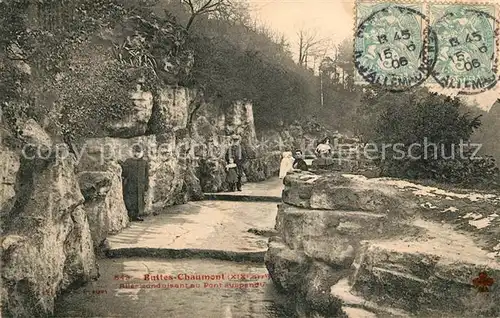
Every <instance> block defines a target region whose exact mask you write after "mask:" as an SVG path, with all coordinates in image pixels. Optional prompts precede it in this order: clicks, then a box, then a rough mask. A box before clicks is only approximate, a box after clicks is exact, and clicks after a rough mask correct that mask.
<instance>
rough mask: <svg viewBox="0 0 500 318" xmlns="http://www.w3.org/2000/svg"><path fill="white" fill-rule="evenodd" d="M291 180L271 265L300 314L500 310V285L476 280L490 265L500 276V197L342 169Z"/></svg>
mask: <svg viewBox="0 0 500 318" xmlns="http://www.w3.org/2000/svg"><path fill="white" fill-rule="evenodd" d="M284 184H285V190H284V191H283V204H281V205H280V206H279V209H278V215H277V218H276V230H277V231H278V233H279V235H278V236H276V237H273V238H271V239H270V241H269V249H268V252H267V255H266V266H267V268H268V270H269V272H270V274H271V276H272V279H273V281H274V283H275V284H276V285H277V286H278V287H279V288H280V289H281V290H282V291H284V292H287V293H289V294H291V295H293V296H294V297H296V299H299V301H298V302H297V303H298V308H297V309H298V311H301V312H309V313H310V312H316V313H319V314H320V315H322V316H324V317H331V316H335V317H337V316H338V317H341V316H342V315H349V314H350V313H353V314H354V312H358V311H365V313H364V314H366V315H367V316H369V314H372V315H373V314H378V315H381V316H384V317H385V316H390V315H396V316H398V315H406V314H411V315H417V316H429V315H433V313H435V312H439V313H440V315H445V316H446V315H450V316H453V317H470V316H471V315H484V316H488V317H491V316H497V315H498V314H499V313H500V306H499V302H498V301H499V299H500V289H499V287H498V286H495V285H494V286H492V288H490V291H489V293H488V294H487V299H486V298H484V297H482V296H484V294H482V293H478V291H477V290H475V289H474V287H473V284H472V281H473V279H474V278H476V277H477V276H478V274H479V273H480V272H481V271H485V272H486V273H487V274H488V275H489V276H491V277H498V275H500V254H499V253H500V241H499V238H500V232H499V229H500V227H499V225H500V223H499V222H500V216H499V211H500V198H499V197H498V196H496V195H494V194H480V193H461V192H460V193H457V192H453V191H446V190H443V189H437V188H432V187H425V186H421V185H418V184H413V183H410V182H405V181H401V180H394V179H387V178H375V179H367V178H365V177H362V176H359V175H341V174H336V173H328V174H323V175H315V174H311V173H294V174H289V175H288V176H287V177H286V178H285V180H284ZM481 297H482V298H481ZM479 298H481V303H478V299H479ZM367 312H368V313H367ZM464 313H465V314H464ZM353 317H355V315H354V316H353Z"/></svg>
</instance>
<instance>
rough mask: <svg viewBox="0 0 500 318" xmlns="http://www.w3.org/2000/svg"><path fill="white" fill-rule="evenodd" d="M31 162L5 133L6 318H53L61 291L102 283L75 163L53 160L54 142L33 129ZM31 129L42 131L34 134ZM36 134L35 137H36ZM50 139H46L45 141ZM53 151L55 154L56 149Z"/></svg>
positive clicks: (28, 133)
mask: <svg viewBox="0 0 500 318" xmlns="http://www.w3.org/2000/svg"><path fill="white" fill-rule="evenodd" d="M28 124H29V127H26V128H28V129H26V130H24V131H23V132H24V134H25V136H23V137H22V138H24V139H25V140H26V141H29V142H30V143H32V144H33V147H30V148H25V150H26V152H25V155H26V156H27V157H32V156H33V158H34V156H35V153H36V150H35V149H36V148H37V147H38V146H39V145H43V146H44V147H45V148H43V149H45V150H46V153H43V157H44V158H46V159H41V158H39V157H38V158H34V159H26V157H24V156H21V152H20V149H18V148H15V147H12V145H11V144H8V143H7V140H9V139H11V137H12V136H9V135H8V134H6V133H5V131H3V132H2V145H1V147H0V148H1V152H0V153H1V156H2V157H4V158H7V159H8V160H5V161H3V160H2V161H1V162H2V169H1V170H0V173H1V177H2V180H3V181H4V182H3V183H2V191H1V192H0V193H1V194H2V205H1V210H2V215H1V217H2V242H1V250H2V289H1V293H2V315H4V316H6V317H41V316H44V317H45V316H50V315H51V313H52V311H53V305H54V298H55V297H56V295H57V294H59V293H60V292H61V291H62V290H64V289H66V288H68V287H70V286H77V285H79V284H83V283H85V282H88V281H89V280H92V279H94V278H96V277H97V275H98V269H97V264H96V260H95V256H94V246H93V241H92V237H91V231H90V228H89V222H88V218H87V211H86V210H85V209H84V197H83V196H82V193H81V191H80V187H79V184H78V182H77V177H76V175H75V172H74V170H75V158H74V157H73V156H69V157H66V158H57V157H55V156H53V155H51V148H50V147H51V144H50V143H43V142H44V141H45V142H47V141H49V142H50V138H48V136H47V135H46V134H43V131H42V130H41V129H40V128H39V127H36V126H35V125H34V123H32V122H31V123H28ZM29 128H37V129H35V130H29ZM35 132H36V134H33V133H35ZM44 137H46V138H44ZM52 150H53V149H52Z"/></svg>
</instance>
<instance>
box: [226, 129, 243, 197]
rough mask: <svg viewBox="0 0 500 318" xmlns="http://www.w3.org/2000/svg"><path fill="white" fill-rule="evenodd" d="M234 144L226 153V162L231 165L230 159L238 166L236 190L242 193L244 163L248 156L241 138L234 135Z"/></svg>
mask: <svg viewBox="0 0 500 318" xmlns="http://www.w3.org/2000/svg"><path fill="white" fill-rule="evenodd" d="M232 139H233V143H232V144H231V146H229V149H228V150H227V152H226V162H227V163H228V164H229V163H230V159H233V162H234V163H235V164H236V172H237V175H238V180H237V182H236V188H237V190H238V191H241V177H242V176H243V173H244V172H243V163H244V162H245V160H246V154H245V151H244V149H243V147H242V146H241V144H240V136H238V135H233V137H232Z"/></svg>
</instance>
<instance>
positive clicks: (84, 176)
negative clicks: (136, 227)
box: [78, 164, 129, 247]
mask: <svg viewBox="0 0 500 318" xmlns="http://www.w3.org/2000/svg"><path fill="white" fill-rule="evenodd" d="M109 168H110V170H109V171H86V172H81V173H80V174H79V175H78V180H79V185H80V189H81V191H82V193H83V196H84V198H85V204H84V210H85V212H86V213H87V218H88V222H89V228H90V232H91V235H92V241H93V244H94V247H99V246H100V244H101V243H102V241H103V240H104V239H105V238H106V237H107V236H108V235H110V234H116V233H118V232H119V231H120V230H122V229H123V228H125V227H126V226H127V225H128V222H129V218H128V214H127V209H126V207H125V203H124V201H123V190H122V179H121V171H122V169H121V167H120V166H119V165H117V164H115V165H113V164H110V165H109Z"/></svg>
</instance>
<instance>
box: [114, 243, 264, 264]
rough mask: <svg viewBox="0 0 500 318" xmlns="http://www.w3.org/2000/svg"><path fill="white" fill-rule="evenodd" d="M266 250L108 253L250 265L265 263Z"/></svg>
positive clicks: (139, 249) (117, 250) (126, 250)
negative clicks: (245, 263)
mask: <svg viewBox="0 0 500 318" xmlns="http://www.w3.org/2000/svg"><path fill="white" fill-rule="evenodd" d="M265 253H266V250H263V251H251V252H241V251H223V250H207V249H193V248H185V249H171V248H147V247H136V248H115V249H110V250H108V251H107V252H106V256H107V257H109V258H121V257H127V258H128V257H153V258H163V259H215V260H221V261H232V262H238V263H241V262H248V263H258V264H263V263H264V255H265Z"/></svg>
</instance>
